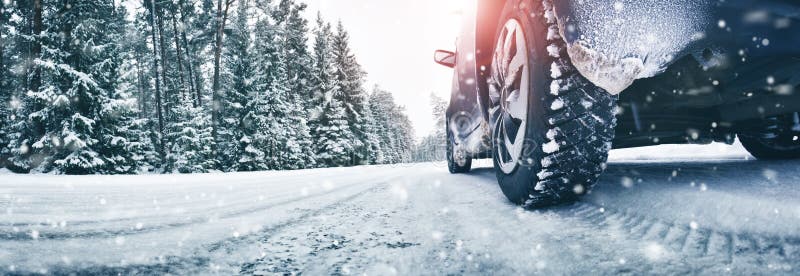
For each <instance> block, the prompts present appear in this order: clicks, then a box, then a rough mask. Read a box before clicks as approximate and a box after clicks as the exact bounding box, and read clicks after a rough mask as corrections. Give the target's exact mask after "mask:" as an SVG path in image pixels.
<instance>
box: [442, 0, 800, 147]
mask: <svg viewBox="0 0 800 276" xmlns="http://www.w3.org/2000/svg"><path fill="white" fill-rule="evenodd" d="M504 2H505V1H494V0H479V1H476V2H475V5H474V6H472V7H473V8H472V9H468V10H467V11H465V16H464V19H463V23H462V31H461V33H460V35H459V37H458V39H457V43H456V45H457V50H456V55H457V57H456V65H455V68H454V69H455V70H454V77H453V90H452V92H453V93H452V94H451V98H450V105H449V108H448V109H447V117H448V131H451V132H452V133H453V134H454V135H453V139H454V140H455V144H456V145H458V146H459V147H460V148H461V149H463V150H464V151H466V152H468V153H469V154H470V155H473V156H475V157H480V156H484V157H485V156H488V152H489V151H490V150H491V146H490V141H489V140H490V139H489V137H490V130H491V127H490V123H489V114H488V111H487V108H486V107H487V105H488V104H487V103H488V88H487V87H488V86H487V84H486V77H485V76H486V72H487V68H488V67H489V64H490V60H491V52H492V47H493V43H494V41H493V40H494V35H495V34H494V33H495V30H496V28H497V22H496V21H497V19H496V18H497V17H498V14H499V12H500V10H501V9H502V6H503V4H504ZM554 3H555V9H556V14H557V17H558V19H559V26H560V27H561V32H562V33H563V34H564V39H565V40H566V42H567V43H568V44H569V45H578V44H580V43H582V41H585V40H602V39H603V38H602V37H599V38H598V37H595V36H598V34H607V33H613V34H629V33H641V32H640V31H637V29H638V28H640V27H641V25H640V24H641V23H647V24H649V25H650V28H649V29H648V30H650V29H652V31H653V33H654V34H658V33H657V32H658V31H660V32H664V33H667V34H669V35H673V36H676V37H680V38H681V39H674V40H671V41H667V43H660V44H659V45H657V48H647V49H644V48H641V47H637V45H636V44H635V43H627V38H626V37H624V36H623V37H622V38H621V39H619V40H613V41H606V42H604V43H602V44H601V45H598V48H594V49H591V50H592V51H595V52H599V53H608V54H605V55H608V56H611V55H613V56H616V57H618V59H625V58H636V59H641V60H646V62H645V63H646V64H645V66H646V67H647V68H648V69H647V70H643V71H641V72H640V73H639V74H638V75H635V76H624V77H623V79H631V81H632V83H631V84H630V85H629V86H626V87H625V89H624V90H623V91H617V92H621V93H619V94H620V98H619V106H620V111H619V116H618V124H619V125H618V126H617V131H616V133H617V135H616V139H615V140H614V148H627V147H638V146H649V145H657V144H665V143H709V142H712V141H720V142H728V143H730V142H732V141H733V137H734V136H735V131H734V128H735V126H736V125H737V123H739V122H743V121H747V120H750V119H755V118H763V117H768V116H772V115H778V114H783V113H787V112H795V111H800V93H794V92H795V91H794V87H797V85H798V84H800V73H798V72H800V2H796V1H788V0H761V1H755V0H729V1H685V0H665V1H660V0H658V1H656V0H648V1H625V2H622V1H617V2H616V3H623V4H622V5H623V7H622V8H621V10H623V11H624V14H619V13H617V12H615V6H614V4H615V2H614V1H605V0H584V1H555V2H554ZM670 7H684V8H682V9H677V10H669V9H670ZM617 8H618V9H619V6H617ZM587 11H588V12H587ZM598 16H600V17H603V18H604V19H606V20H613V18H621V19H620V20H622V21H623V23H622V24H618V23H614V22H610V21H605V23H604V22H603V21H597V20H595V21H591V20H589V19H592V18H597V17H598ZM624 22H636V23H637V24H625V23H624ZM675 24H685V25H687V26H684V28H670V30H664V29H663V28H664V27H665V26H672V25H675ZM574 61H575V59H574V58H573V62H574ZM583 62H584V63H591V62H596V60H589V61H583ZM613 62H615V61H612V63H613ZM582 73H584V72H582ZM584 75H587V74H584ZM590 80H591V79H590ZM797 92H800V91H797Z"/></svg>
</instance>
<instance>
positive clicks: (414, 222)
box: [0, 144, 800, 275]
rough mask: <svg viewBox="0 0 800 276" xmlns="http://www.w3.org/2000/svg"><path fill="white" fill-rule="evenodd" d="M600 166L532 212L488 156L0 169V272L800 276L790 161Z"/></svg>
mask: <svg viewBox="0 0 800 276" xmlns="http://www.w3.org/2000/svg"><path fill="white" fill-rule="evenodd" d="M610 160H611V161H610V162H609V164H608V170H607V172H606V173H605V174H604V175H603V176H602V177H601V178H600V181H599V182H598V184H597V185H596V187H595V188H594V190H593V191H592V192H591V193H590V194H589V195H587V196H585V197H584V198H583V199H582V200H581V201H580V202H577V203H574V204H569V205H563V206H558V207H553V208H548V209H544V210H537V211H526V210H523V209H520V208H519V207H517V206H515V205H513V204H510V203H509V202H508V201H507V200H506V199H505V197H504V196H503V194H502V192H501V190H500V188H499V187H498V185H497V183H496V179H495V172H494V170H493V169H491V168H490V166H491V165H490V164H491V161H489V160H480V161H477V160H476V162H475V169H474V170H473V172H472V173H470V174H460V175H451V174H449V173H448V172H447V168H446V165H445V164H444V163H425V164H406V165H394V166H369V167H357V168H346V169H345V168H342V169H339V168H334V169H318V170H305V171H291V172H258V173H229V174H199V175H143V176H75V177H72V176H56V175H16V174H8V173H5V174H3V181H2V182H1V183H0V274H11V272H12V271H13V272H19V273H23V274H25V273H26V272H33V273H40V272H44V273H45V274H47V273H56V274H70V273H75V274H87V273H94V274H164V273H166V272H165V271H169V273H171V274H240V273H241V274H292V273H303V274H309V275H320V274H323V275H327V274H337V273H345V271H349V273H351V274H378V275H383V274H399V275H418V274H516V273H518V272H520V271H529V272H536V273H538V274H544V275H552V274H563V273H565V272H566V273H569V274H616V273H619V272H620V271H625V272H627V273H629V274H685V273H687V272H689V273H691V274H724V273H726V271H728V270H731V271H734V272H742V273H747V274H789V275H792V274H793V275H796V274H797V273H798V272H800V271H798V269H800V266H798V263H800V255H798V254H797V252H800V251H797V249H798V248H799V247H797V244H796V243H793V241H796V240H797V239H798V237H799V235H800V233H798V231H797V229H800V203H798V201H797V198H798V197H800V191H799V190H798V189H797V185H798V179H800V172H799V171H798V170H797V169H796V168H797V166H798V165H799V164H798V162H797V161H785V162H757V161H753V159H752V157H750V156H749V155H748V154H747V153H746V152H745V151H744V150H743V149H742V148H741V145H738V144H737V145H734V146H727V145H719V144H712V145H707V146H658V147H648V148H638V149H627V150H617V151H612V153H611V157H610ZM543 162H544V161H543ZM625 178H628V179H630V182H632V183H633V185H631V187H628V188H626V187H624V186H623V185H620V183H621V180H622V179H625ZM691 183H695V184H696V185H694V186H692V185H690V184H691ZM702 184H706V185H707V186H708V189H707V190H706V191H701V187H702ZM583 188H584V187H583V186H581V185H576V186H575V187H574V189H575V191H581V189H583ZM103 201H104V202H105V204H102V203H103ZM731 249H735V250H731ZM776 252H777V253H776ZM532 260H533V261H532ZM734 274H735V273H734Z"/></svg>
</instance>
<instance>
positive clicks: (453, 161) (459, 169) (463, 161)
mask: <svg viewBox="0 0 800 276" xmlns="http://www.w3.org/2000/svg"><path fill="white" fill-rule="evenodd" d="M447 169H448V170H449V171H450V173H468V172H469V171H470V169H472V158H470V157H469V156H467V154H466V152H464V151H463V150H459V149H458V148H457V147H456V145H455V140H454V139H453V134H452V133H450V130H449V128H448V130H447Z"/></svg>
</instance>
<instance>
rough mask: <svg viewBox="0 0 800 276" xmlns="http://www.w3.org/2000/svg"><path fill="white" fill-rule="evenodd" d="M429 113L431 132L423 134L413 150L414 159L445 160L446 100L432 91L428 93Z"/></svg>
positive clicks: (423, 160)
mask: <svg viewBox="0 0 800 276" xmlns="http://www.w3.org/2000/svg"><path fill="white" fill-rule="evenodd" d="M430 101H431V102H430V105H431V109H432V112H431V115H432V116H433V121H434V125H433V132H431V134H429V135H428V136H425V137H424V138H423V139H422V141H420V143H419V144H418V145H417V147H416V149H415V150H414V161H419V162H427V161H441V160H445V158H446V157H447V156H446V148H445V146H446V145H447V144H445V143H447V135H446V133H445V127H446V123H445V112H446V111H447V104H448V103H447V101H445V100H444V99H442V98H441V97H439V96H437V95H436V94H434V93H431V94H430Z"/></svg>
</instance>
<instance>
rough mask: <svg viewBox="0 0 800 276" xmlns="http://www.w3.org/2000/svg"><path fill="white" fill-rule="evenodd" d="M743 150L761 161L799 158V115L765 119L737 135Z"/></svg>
mask: <svg viewBox="0 0 800 276" xmlns="http://www.w3.org/2000/svg"><path fill="white" fill-rule="evenodd" d="M739 140H740V141H742V145H744V147H745V149H747V151H748V152H750V154H752V155H753V156H755V157H756V158H758V159H762V160H777V159H797V158H800V114H798V113H793V114H789V115H783V116H777V117H772V118H767V119H764V120H760V121H758V122H755V124H754V127H752V128H750V129H747V130H744V131H742V132H741V133H740V134H739Z"/></svg>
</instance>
